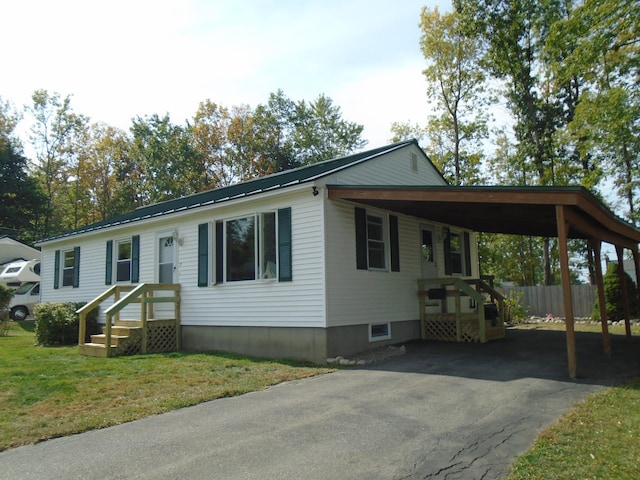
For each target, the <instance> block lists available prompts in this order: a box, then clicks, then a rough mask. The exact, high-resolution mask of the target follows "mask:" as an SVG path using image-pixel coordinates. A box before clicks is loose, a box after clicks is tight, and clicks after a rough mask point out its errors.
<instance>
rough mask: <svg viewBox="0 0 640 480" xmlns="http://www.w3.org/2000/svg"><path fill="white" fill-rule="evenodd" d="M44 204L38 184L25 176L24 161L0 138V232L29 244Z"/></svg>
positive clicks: (25, 167) (35, 234) (28, 176)
mask: <svg viewBox="0 0 640 480" xmlns="http://www.w3.org/2000/svg"><path fill="white" fill-rule="evenodd" d="M44 201H45V197H44V194H43V192H42V190H41V189H40V185H39V183H38V182H37V181H36V179H35V178H33V177H31V176H30V175H29V172H28V164H27V159H26V158H25V157H23V156H22V155H21V154H20V153H19V152H18V151H16V147H15V146H14V145H13V144H12V143H11V142H10V141H9V140H8V139H7V138H6V137H5V136H3V135H0V233H2V234H9V235H11V236H12V237H13V238H15V239H17V240H20V241H22V242H24V243H27V244H30V243H33V241H34V240H36V239H37V238H36V237H37V232H36V220H37V219H38V217H39V215H40V214H41V207H42V205H43V203H44Z"/></svg>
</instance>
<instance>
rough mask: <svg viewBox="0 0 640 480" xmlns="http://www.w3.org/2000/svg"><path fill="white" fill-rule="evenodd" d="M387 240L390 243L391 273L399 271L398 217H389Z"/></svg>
mask: <svg viewBox="0 0 640 480" xmlns="http://www.w3.org/2000/svg"><path fill="white" fill-rule="evenodd" d="M389 240H390V242H391V271H392V272H399V271H400V239H399V237H398V217H396V216H395V215H389Z"/></svg>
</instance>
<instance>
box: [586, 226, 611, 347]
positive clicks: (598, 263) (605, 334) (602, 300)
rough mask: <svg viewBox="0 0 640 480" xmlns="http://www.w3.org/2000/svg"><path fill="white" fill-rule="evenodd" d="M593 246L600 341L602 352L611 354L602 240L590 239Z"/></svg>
mask: <svg viewBox="0 0 640 480" xmlns="http://www.w3.org/2000/svg"><path fill="white" fill-rule="evenodd" d="M591 248H593V255H594V257H595V258H594V262H593V263H594V265H593V270H594V273H595V275H596V285H597V287H598V306H599V307H600V325H601V326H602V343H603V346H604V354H605V355H607V356H611V338H610V337H609V318H608V316H607V302H606V297H605V294H604V279H603V278H602V242H601V241H600V240H598V239H597V238H592V239H591Z"/></svg>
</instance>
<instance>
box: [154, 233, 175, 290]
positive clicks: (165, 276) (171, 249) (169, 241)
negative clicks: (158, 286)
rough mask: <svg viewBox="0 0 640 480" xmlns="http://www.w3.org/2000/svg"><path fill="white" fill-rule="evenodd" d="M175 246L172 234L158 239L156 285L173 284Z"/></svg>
mask: <svg viewBox="0 0 640 480" xmlns="http://www.w3.org/2000/svg"><path fill="white" fill-rule="evenodd" d="M175 244H176V241H175V238H174V235H173V234H171V235H167V236H160V237H159V238H158V283H175V270H176V267H175V258H176V249H175Z"/></svg>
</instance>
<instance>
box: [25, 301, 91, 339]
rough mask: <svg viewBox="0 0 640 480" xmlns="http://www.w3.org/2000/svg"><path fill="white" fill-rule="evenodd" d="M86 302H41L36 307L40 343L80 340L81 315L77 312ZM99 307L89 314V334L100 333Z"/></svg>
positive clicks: (37, 334)
mask: <svg viewBox="0 0 640 480" xmlns="http://www.w3.org/2000/svg"><path fill="white" fill-rule="evenodd" d="M84 305H85V303H84V302H80V303H73V302H65V303H51V302H49V303H41V304H39V305H36V306H35V307H34V312H33V314H34V316H35V319H36V329H35V335H36V341H37V342H38V344H40V345H73V344H75V343H77V342H78V332H79V328H80V319H79V315H78V314H77V313H76V310H78V309H79V308H80V307H82V306H84ZM99 331H100V326H99V325H98V309H97V308H96V309H94V310H92V311H91V312H89V314H88V315H87V334H86V338H85V340H88V339H89V337H90V335H91V334H93V333H98V332H99Z"/></svg>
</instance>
